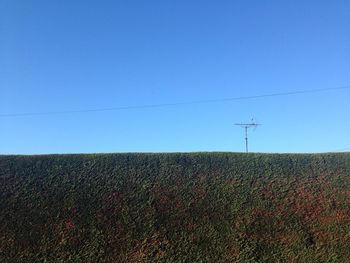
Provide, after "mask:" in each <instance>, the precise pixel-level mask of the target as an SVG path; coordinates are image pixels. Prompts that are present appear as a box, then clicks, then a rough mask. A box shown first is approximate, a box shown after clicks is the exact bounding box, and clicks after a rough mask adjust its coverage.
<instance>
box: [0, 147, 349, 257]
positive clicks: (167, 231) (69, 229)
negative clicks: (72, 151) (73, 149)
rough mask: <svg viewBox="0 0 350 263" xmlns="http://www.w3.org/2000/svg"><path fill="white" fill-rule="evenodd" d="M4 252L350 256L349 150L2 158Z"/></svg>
mask: <svg viewBox="0 0 350 263" xmlns="http://www.w3.org/2000/svg"><path fill="white" fill-rule="evenodd" d="M0 178H1V185H0V195H1V214H0V238H1V240H0V257H1V258H0V261H1V262H131V263H133V262H190V263H191V262H251V263H252V262H298V263H299V262H349V261H348V260H349V259H350V154H349V153H341V154H340V153H339V154H331V153H330V154H253V153H252V154H241V153H174V154H90V155H42V156H0Z"/></svg>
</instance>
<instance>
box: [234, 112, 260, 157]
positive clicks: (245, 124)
mask: <svg viewBox="0 0 350 263" xmlns="http://www.w3.org/2000/svg"><path fill="white" fill-rule="evenodd" d="M235 125H236V126H240V127H241V128H244V131H245V138H244V139H245V152H246V153H247V152H248V129H249V128H254V129H256V127H258V126H259V125H261V124H259V123H255V121H254V119H252V120H251V123H235Z"/></svg>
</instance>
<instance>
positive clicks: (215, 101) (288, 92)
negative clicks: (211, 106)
mask: <svg viewBox="0 0 350 263" xmlns="http://www.w3.org/2000/svg"><path fill="white" fill-rule="evenodd" d="M347 89H350V86H342V87H335V88H321V89H308V90H297V91H287V92H278V93H269V94H260V95H252V96H240V97H230V98H218V99H207V100H194V101H187V102H186V101H184V102H171V103H159V104H144V105H128V106H116V107H106V108H95V109H78V110H61V111H42V112H21V113H2V114H0V118H11V117H29V116H45V115H62V114H77V113H92V112H104V111H119V110H132V109H147V108H162V107H175V106H182V105H194V104H206V103H219V102H229V101H238V100H250V99H260V98H267V97H278V96H290V95H298V94H306V93H318V92H326V91H336V90H347Z"/></svg>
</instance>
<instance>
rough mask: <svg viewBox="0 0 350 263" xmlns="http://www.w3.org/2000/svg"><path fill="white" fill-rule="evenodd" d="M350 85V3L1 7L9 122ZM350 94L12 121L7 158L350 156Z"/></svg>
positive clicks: (7, 3) (1, 146) (3, 96)
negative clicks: (255, 124)
mask: <svg viewBox="0 0 350 263" xmlns="http://www.w3.org/2000/svg"><path fill="white" fill-rule="evenodd" d="M347 85H350V2H349V1H348V0H338V1H323V0H313V1H312V0H310V1H305V0H303V1H301V0H297V1H281V0H274V1H261V0H255V1H246V0H241V1H231V0H230V1H229V0H226V1H214V0H213V1H205V0H204V1H203V0H201V1H199V0H198V1H191V0H183V1H164V0H159V1H153V0H149V1H126V0H125V1H87V0H84V1H78V0H74V1H71V0H70V1H68V0H65V1H62V0H50V1H47V0H45V1H44V0H36V1H25V0H22V1H19V0H0V114H9V113H10V114H13V113H27V112H51V111H61V110H80V109H95V108H106V107H118V106H132V105H144V104H158V103H172V102H186V101H193V100H206V99H216V98H226V97H237V96H250V95H260V94H268V93H275V92H288V91H294V90H304V89H318V88H333V87H339V86H347ZM349 116H350V90H349V89H348V90H339V91H331V92H321V93H313V94H303V95H294V96H285V97H270V98H261V99H252V100H241V101H231V102H222V103H212V104H198V105H183V106H174V107H164V108H151V109H130V110H121V111H107V112H92V113H77V114H66V115H47V116H27V117H1V118H0V153H1V154H7V153H20V154H37V153H79V152H163V151H164V152H173V151H244V140H243V130H242V129H240V128H238V127H235V126H234V125H233V124H234V123H235V122H241V121H248V120H249V119H250V118H251V117H255V118H257V120H259V122H261V123H263V124H264V125H263V126H261V127H260V128H258V129H257V130H256V131H255V132H251V133H250V135H251V136H250V142H251V150H252V151H257V152H324V151H334V150H340V149H344V148H349V147H350V136H349V134H350V117H349Z"/></svg>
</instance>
